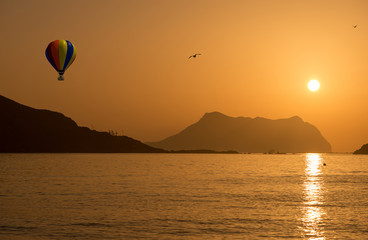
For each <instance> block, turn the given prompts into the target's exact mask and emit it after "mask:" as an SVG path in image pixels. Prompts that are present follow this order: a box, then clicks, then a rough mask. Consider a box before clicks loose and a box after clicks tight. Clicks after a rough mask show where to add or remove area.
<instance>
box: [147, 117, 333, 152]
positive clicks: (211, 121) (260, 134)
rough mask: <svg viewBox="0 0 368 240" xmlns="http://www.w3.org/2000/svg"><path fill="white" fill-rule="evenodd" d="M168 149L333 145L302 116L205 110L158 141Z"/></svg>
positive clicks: (293, 149)
mask: <svg viewBox="0 0 368 240" xmlns="http://www.w3.org/2000/svg"><path fill="white" fill-rule="evenodd" d="M147 144H148V145H150V146H153V147H158V148H163V149H166V150H185V149H211V150H215V151H227V150H234V151H237V152H248V153H249V152H251V153H265V152H271V153H276V152H287V153H297V152H331V145H330V144H329V143H328V142H327V141H326V139H325V138H324V137H323V136H322V135H321V133H320V132H319V131H318V129H317V128H316V127H314V126H313V125H311V124H309V123H306V122H304V121H303V120H302V119H301V118H300V117H298V116H294V117H291V118H288V119H278V120H270V119H266V118H260V117H257V118H247V117H237V118H234V117H229V116H226V115H224V114H222V113H219V112H212V113H206V114H204V116H203V117H202V118H201V119H200V120H199V121H198V122H196V123H194V124H193V125H191V126H189V127H187V128H185V129H184V130H183V131H181V132H179V133H178V134H176V135H173V136H170V137H168V138H166V139H164V140H162V141H159V142H150V143H147Z"/></svg>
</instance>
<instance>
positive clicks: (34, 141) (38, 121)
mask: <svg viewBox="0 0 368 240" xmlns="http://www.w3.org/2000/svg"><path fill="white" fill-rule="evenodd" d="M0 114H1V117H0V152H13V153H18V152H70V153H72V152H86V153H87V152H88V153H107V152H109V153H110V152H111V153H112V152H114V153H115V152H116V153H127V152H134V153H142V152H144V153H151V152H165V151H164V150H162V149H157V148H154V147H150V146H147V145H146V144H143V143H142V142H139V141H137V140H134V139H132V138H129V137H126V136H113V135H111V134H110V133H107V132H98V131H95V130H90V129H89V128H87V127H79V126H78V125H77V124H76V123H75V122H74V121H73V120H72V119H70V118H68V117H65V116H64V115H63V114H61V113H58V112H53V111H49V110H40V109H34V108H31V107H28V106H24V105H22V104H19V103H17V102H15V101H13V100H10V99H8V98H6V97H3V96H1V95H0Z"/></svg>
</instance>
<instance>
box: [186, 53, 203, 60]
mask: <svg viewBox="0 0 368 240" xmlns="http://www.w3.org/2000/svg"><path fill="white" fill-rule="evenodd" d="M197 55H202V54H200V53H196V54H193V55H191V56H189V58H191V57H193V58H196V57H197ZM189 58H188V59H189Z"/></svg>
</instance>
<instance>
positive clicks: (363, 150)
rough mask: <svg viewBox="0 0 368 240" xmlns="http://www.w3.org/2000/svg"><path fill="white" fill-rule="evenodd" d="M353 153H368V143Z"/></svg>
mask: <svg viewBox="0 0 368 240" xmlns="http://www.w3.org/2000/svg"><path fill="white" fill-rule="evenodd" d="M353 154H368V144H364V145H363V146H362V147H361V148H359V149H358V150H356V151H354V152H353Z"/></svg>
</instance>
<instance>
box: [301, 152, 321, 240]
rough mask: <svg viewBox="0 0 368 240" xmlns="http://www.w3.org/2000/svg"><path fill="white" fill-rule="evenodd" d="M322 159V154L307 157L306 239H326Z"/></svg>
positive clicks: (304, 227) (311, 154)
mask: <svg viewBox="0 0 368 240" xmlns="http://www.w3.org/2000/svg"><path fill="white" fill-rule="evenodd" d="M321 166H322V157H321V155H320V154H316V153H309V154H307V155H306V167H305V180H304V202H303V203H304V204H303V208H302V211H303V217H302V218H301V221H302V224H303V226H302V230H303V237H304V238H306V239H310V240H312V239H313V240H314V239H326V238H325V236H324V230H323V219H324V215H325V212H324V210H323V208H322V206H323V204H324V196H323V188H322V187H323V173H322V169H321Z"/></svg>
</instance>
